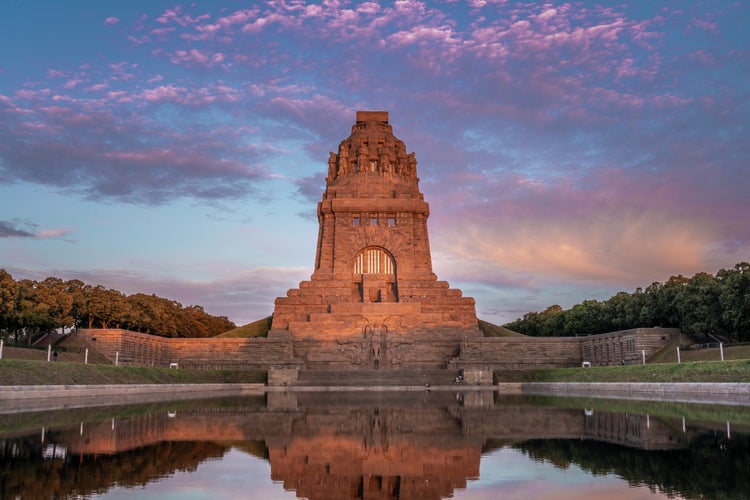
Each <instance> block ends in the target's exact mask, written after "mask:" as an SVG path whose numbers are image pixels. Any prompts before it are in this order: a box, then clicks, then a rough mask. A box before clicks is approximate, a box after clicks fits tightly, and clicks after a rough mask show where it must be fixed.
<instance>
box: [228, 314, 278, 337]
mask: <svg viewBox="0 0 750 500" xmlns="http://www.w3.org/2000/svg"><path fill="white" fill-rule="evenodd" d="M272 319H273V316H269V317H267V318H263V319H259V320H258V321H253V322H252V323H248V324H247V325H245V326H238V327H237V328H235V329H233V330H229V331H228V332H224V333H222V334H221V335H217V336H216V337H214V338H232V339H238V338H241V339H246V338H250V337H266V336H268V330H270V329H271V320H272Z"/></svg>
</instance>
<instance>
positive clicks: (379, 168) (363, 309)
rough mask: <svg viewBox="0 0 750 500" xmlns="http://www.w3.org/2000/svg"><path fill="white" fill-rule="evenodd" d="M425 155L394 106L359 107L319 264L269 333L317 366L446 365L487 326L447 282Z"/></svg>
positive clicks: (338, 165) (332, 184) (335, 172)
mask: <svg viewBox="0 0 750 500" xmlns="http://www.w3.org/2000/svg"><path fill="white" fill-rule="evenodd" d="M429 214H430V209H429V204H428V203H427V202H426V201H425V200H424V196H423V195H422V193H421V192H420V191H419V178H418V177H417V160H416V155H415V153H407V149H406V145H405V144H404V142H403V141H402V140H400V139H398V138H397V137H396V136H395V135H394V134H393V129H392V127H391V125H390V123H389V122H388V112H386V111H358V112H357V117H356V123H355V124H354V125H353V126H352V132H351V135H349V137H347V138H346V139H344V140H343V141H341V143H340V144H339V146H338V150H337V152H336V153H333V152H331V153H330V156H329V158H328V176H327V177H326V189H325V192H324V193H323V199H322V200H321V201H320V203H318V222H319V224H320V228H319V231H318V241H317V246H316V255H315V270H314V272H313V274H312V276H311V278H310V280H309V281H303V282H302V283H300V285H299V288H296V289H291V290H289V291H288V292H287V296H286V297H279V298H277V299H276V302H275V309H274V314H273V323H272V325H271V331H270V332H269V338H287V339H289V340H292V341H294V342H295V356H296V357H299V358H301V359H302V360H303V362H304V364H305V366H306V367H307V368H316V367H317V368H328V369H330V368H333V367H341V368H347V369H351V368H353V367H360V368H376V369H380V368H405V367H411V368H416V367H420V368H445V367H446V364H447V363H448V361H449V360H450V358H452V357H454V356H456V355H457V354H458V352H459V347H460V343H461V341H463V340H466V339H469V338H478V337H481V336H482V334H481V332H480V330H479V327H478V321H477V316H476V311H475V306H474V299H472V298H469V297H463V296H462V293H461V290H458V289H454V288H450V286H449V284H448V283H447V282H445V281H438V279H437V277H436V275H435V274H434V273H433V270H432V257H431V254H430V244H429V238H428V235H427V218H428V217H429Z"/></svg>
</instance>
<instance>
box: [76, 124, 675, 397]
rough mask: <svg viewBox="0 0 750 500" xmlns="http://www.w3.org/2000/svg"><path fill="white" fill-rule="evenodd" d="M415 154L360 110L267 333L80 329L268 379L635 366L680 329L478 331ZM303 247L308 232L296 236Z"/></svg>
mask: <svg viewBox="0 0 750 500" xmlns="http://www.w3.org/2000/svg"><path fill="white" fill-rule="evenodd" d="M429 215H430V207H429V205H428V203H427V202H426V201H425V200H424V196H423V195H422V193H421V192H420V191H419V178H418V177H417V160H416V156H415V154H414V153H407V150H406V145H405V144H404V142H403V141H402V140H400V139H398V138H397V137H396V136H395V135H394V134H393V129H392V127H391V125H390V123H389V122H388V113H387V112H385V111H359V112H357V118H356V123H355V124H354V126H353V127H352V132H351V134H350V135H349V137H347V138H346V139H344V140H343V141H341V143H340V144H339V147H338V149H337V152H336V153H330V155H329V158H328V175H327V177H326V189H325V192H324V193H323V197H322V200H321V201H320V203H318V222H319V230H318V240H317V246H316V254H315V267H314V271H313V274H312V276H311V277H310V280H308V281H303V282H302V283H300V284H299V287H298V288H294V289H291V290H289V291H288V292H287V294H286V297H279V298H277V299H276V301H275V307H274V313H273V321H272V324H271V330H270V331H269V332H268V337H267V338H220V337H215V338H210V339H202V338H164V337H156V336H153V335H147V334H143V333H138V332H130V331H125V330H120V329H97V330H87V329H81V330H79V331H78V337H79V338H81V339H83V340H84V342H86V344H87V345H88V346H89V347H92V348H95V349H96V350H97V351H99V352H100V353H102V354H103V355H104V356H105V357H106V358H107V359H109V360H110V361H111V362H112V363H119V364H125V365H134V366H161V367H173V366H178V367H180V368H192V369H201V370H231V369H234V370H266V371H267V373H268V384H269V385H282V386H283V385H287V386H294V385H296V386H342V385H345V386H368V387H372V386H389V385H390V386H403V385H427V384H431V385H450V384H452V383H453V382H454V381H456V380H459V381H460V380H463V381H464V382H465V383H467V384H471V385H474V384H482V385H490V384H492V381H493V371H495V370H528V369H538V368H562V367H575V366H581V365H582V364H587V365H592V366H597V365H621V364H640V363H643V362H645V360H646V359H647V357H650V356H651V355H653V354H655V353H656V352H658V351H659V350H660V349H662V348H663V347H664V346H665V345H668V344H669V342H671V341H672V339H674V338H676V337H677V336H678V335H679V332H678V331H677V330H676V329H662V328H635V329H631V330H624V331H618V332H612V333H606V334H600V335H586V332H580V333H581V335H579V336H576V337H526V336H514V337H484V336H483V334H482V332H481V330H480V329H479V324H478V323H479V322H478V320H477V315H476V310H475V305H474V299H472V298H469V297H463V295H462V293H461V290H458V289H455V288H451V287H450V286H449V284H448V283H447V282H445V281H439V280H438V279H437V276H436V275H435V273H434V272H433V270H432V257H431V254H430V243H429V238H428V235H427V218H428V217H429ZM300 243H301V244H304V242H300Z"/></svg>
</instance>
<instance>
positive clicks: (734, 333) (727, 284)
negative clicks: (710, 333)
mask: <svg viewBox="0 0 750 500" xmlns="http://www.w3.org/2000/svg"><path fill="white" fill-rule="evenodd" d="M716 279H717V280H718V282H719V283H720V284H721V293H720V294H719V303H720V304H721V311H722V321H723V323H724V325H725V326H726V329H727V332H728V333H729V335H730V338H731V339H732V340H735V341H740V342H742V341H748V340H750V264H748V263H747V262H740V263H739V264H737V265H735V266H734V268H733V269H728V270H727V269H721V270H720V271H719V272H718V273H716Z"/></svg>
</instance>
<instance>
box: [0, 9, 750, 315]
mask: <svg viewBox="0 0 750 500" xmlns="http://www.w3.org/2000/svg"><path fill="white" fill-rule="evenodd" d="M749 25H750V3H748V2H746V1H744V0H743V1H721V0H706V1H685V0H673V1H670V0H666V1H646V0H642V1H637V2H633V1H631V2H628V3H624V2H619V1H618V2H608V1H601V2H592V1H577V2H570V3H563V2H550V3H542V2H538V3H537V2H516V1H512V0H494V1H493V0H486V1H485V0H473V1H469V2H462V1H441V2H419V1H415V0H403V1H396V2H385V3H378V2H346V1H336V0H331V1H324V2H322V3H317V2H311V3H305V2H302V1H294V0H287V1H275V0H271V1H268V2H239V1H224V0H218V1H197V2H192V3H172V2H167V1H153V0H149V1H145V0H143V1H141V0H128V1H121V2H106V1H101V0H77V1H75V2H67V1H66V2H63V1H59V0H54V1H53V0H48V1H42V0H5V1H3V2H0V268H4V269H6V270H7V271H8V272H10V273H11V274H12V275H13V277H14V278H16V279H21V278H32V279H43V278H45V277H47V276H59V277H62V278H65V279H70V278H78V279H81V280H83V281H85V282H87V283H90V284H102V285H104V286H106V287H108V288H116V289H118V290H121V291H124V292H126V293H136V292H144V293H155V294H157V295H160V296H164V297H168V298H172V299H175V300H178V301H179V302H181V303H182V304H184V305H190V304H200V305H203V306H204V307H205V308H206V310H207V311H208V312H209V313H212V314H220V315H226V316H228V317H229V319H231V320H232V321H234V322H236V323H237V324H244V323H248V322H250V321H254V320H256V319H259V318H262V317H265V316H267V315H269V314H270V313H271V312H272V311H273V300H274V298H275V297H277V296H282V295H284V294H285V293H286V290H287V289H289V288H296V287H297V285H298V283H299V282H300V281H301V280H304V279H308V278H309V277H310V275H311V274H312V271H313V263H314V256H315V243H316V238H317V230H318V226H317V220H316V216H315V209H316V203H317V202H318V201H319V200H320V197H321V194H322V192H323V189H324V177H325V174H326V171H327V159H328V151H332V150H335V149H336V148H337V146H338V144H339V142H340V141H341V140H342V139H344V138H345V137H347V136H348V135H349V133H350V131H351V126H352V124H353V123H354V119H355V112H356V111H357V110H386V111H389V113H390V122H391V124H392V125H393V129H394V133H395V135H396V136H397V137H398V138H400V139H402V140H403V141H404V142H405V143H406V146H407V149H408V151H409V152H411V151H413V152H415V153H416V157H417V161H418V165H417V169H418V175H419V177H420V179H421V182H420V187H421V191H422V192H423V193H424V195H425V199H426V200H427V201H428V202H429V203H430V207H431V216H430V219H429V226H428V227H429V231H430V244H431V248H432V255H433V268H434V271H435V273H436V274H437V276H438V278H439V279H442V280H447V281H449V282H450V283H451V286H453V287H456V288H461V289H462V290H463V291H464V295H467V296H472V297H474V298H475V299H476V302H477V314H478V316H479V317H480V318H482V319H485V320H488V321H491V322H494V323H498V324H502V323H505V322H508V321H512V320H514V319H516V318H518V317H520V316H522V315H523V314H524V313H525V312H528V311H536V310H543V309H544V308H546V307H547V306H549V305H551V304H560V305H562V306H563V307H566V308H567V307H570V306H572V305H573V304H576V303H578V302H581V301H582V300H585V299H606V298H608V297H610V296H611V295H613V294H614V293H616V292H618V291H620V290H625V291H628V292H632V291H633V290H634V289H635V288H636V287H639V286H640V287H644V288H645V287H646V286H648V285H649V284H651V283H652V282H653V281H665V280H666V279H668V278H669V277H670V276H671V275H676V274H683V275H686V276H692V275H693V274H695V273H697V272H701V271H706V272H710V273H715V272H716V271H717V270H719V269H721V268H729V267H732V266H734V264H736V263H738V262H741V261H750V217H749V215H750V139H749V136H750V130H749V129H748V125H750V30H749V29H748V26H749Z"/></svg>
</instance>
